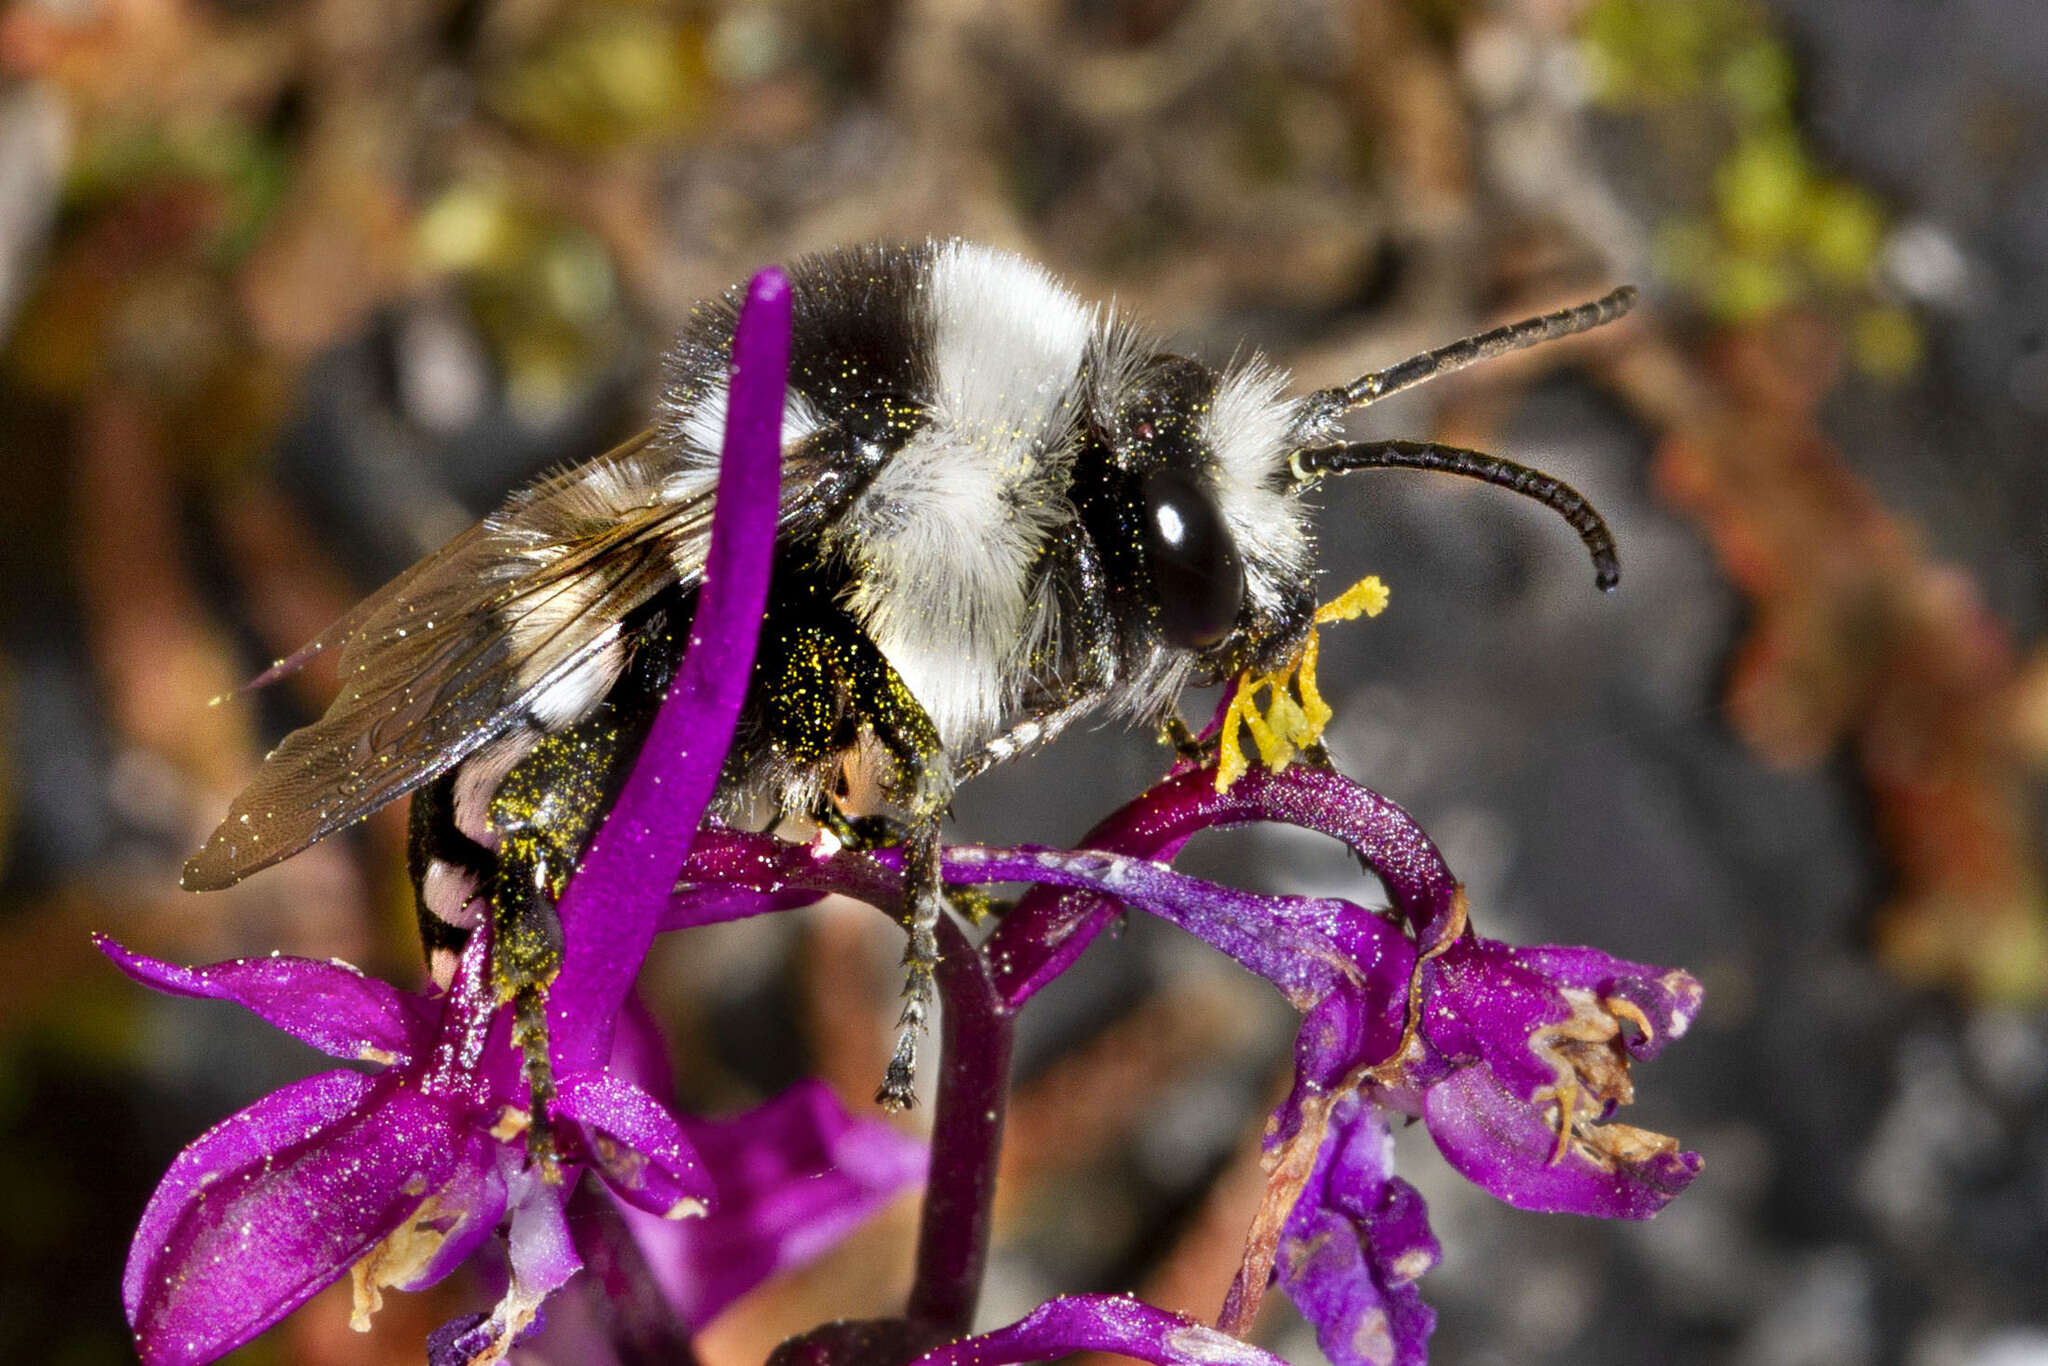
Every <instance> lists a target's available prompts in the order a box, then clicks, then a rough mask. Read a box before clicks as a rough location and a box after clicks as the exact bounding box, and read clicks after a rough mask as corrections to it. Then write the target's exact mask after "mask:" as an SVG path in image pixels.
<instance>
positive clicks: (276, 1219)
mask: <svg viewBox="0 0 2048 1366" xmlns="http://www.w3.org/2000/svg"><path fill="white" fill-rule="evenodd" d="M462 1151H463V1143H462V1132H461V1129H460V1127H459V1126H458V1124H457V1123H456V1120H455V1118H454V1117H453V1116H451V1115H450V1114H449V1113H448V1112H447V1110H446V1109H445V1108H444V1107H443V1106H442V1104H441V1103H440V1102H439V1101H437V1100H436V1099H434V1098H432V1097H429V1096H423V1095H421V1094H419V1093H418V1092H416V1091H411V1090H406V1089H402V1088H401V1087H400V1086H398V1085H397V1084H396V1083H395V1081H394V1078H393V1074H390V1073H387V1074H385V1075H384V1076H382V1077H364V1076H360V1075H358V1074H355V1073H352V1072H329V1073H325V1074H323V1075H321V1076H318V1077H314V1078H311V1079H309V1080H307V1081H303V1082H299V1083H297V1084H295V1085H293V1086H289V1087H286V1088H285V1089H284V1090H282V1091H279V1092H276V1093H275V1094H273V1095H271V1096H268V1097H266V1098H265V1099H263V1100H261V1101H258V1102H257V1103H256V1104H255V1105H252V1106H250V1107H249V1108H248V1109H247V1110H244V1111H242V1112H241V1113H240V1114H238V1115H236V1116H234V1117H233V1118H232V1119H229V1120H227V1121H226V1122H225V1123H223V1124H221V1125H219V1126H217V1127H216V1128H214V1129H213V1130H211V1131H210V1132H208V1133H207V1134H206V1135H205V1136H203V1137H202V1138H200V1139H199V1140H198V1141H197V1142H196V1143H194V1144H193V1145H192V1146H191V1147H189V1148H187V1149H186V1150H185V1151H184V1152H183V1153H181V1154H180V1155H179V1157H178V1159H177V1161H175V1162H174V1163H172V1165H171V1170H170V1172H169V1173H168V1174H167V1175H166V1176H165V1177H164V1180H163V1183H162V1184H161V1185H160V1186H159V1187H158V1188H157V1193H156V1195H155V1196H154V1197H152V1198H151V1201H150V1205H149V1208H148V1210H147V1211H145V1213H144V1214H143V1219H142V1225H141V1228H140V1229H139V1230H138V1232H137V1235H136V1242H135V1246H134V1250H133V1252H132V1253H131V1255H130V1258H129V1263H128V1272H127V1275H126V1276H125V1277H124V1280H123V1290H124V1295H123V1298H124V1300H125V1301H126V1304H127V1308H128V1319H129V1323H130V1324H131V1325H132V1326H133V1328H134V1329H135V1341H136V1346H137V1348H138V1350H139V1351H140V1352H141V1354H142V1356H143V1358H144V1360H145V1361H148V1362H149V1363H151V1366H170V1364H171V1363H179V1364H182V1363H188V1362H192V1363H196V1362H203V1361H210V1360H212V1359H213V1358H214V1357H216V1356H218V1355H220V1354H221V1353H222V1352H225V1351H227V1350H228V1349H229V1348H231V1347H233V1346H235V1345H236V1344H238V1343H241V1342H245V1341H247V1340H248V1339H249V1338H251V1337H253V1336H255V1335H256V1334H257V1333H259V1332H261V1331H263V1329H265V1328H267V1327H269V1326H270V1325H271V1324H273V1323H275V1322H277V1320H278V1319H280V1318H282V1317H284V1315H285V1314H287V1313H289V1312H290V1311H291V1310H293V1309H295V1308H297V1307H298V1306H299V1305H300V1304H302V1303H304V1302H305V1301H306V1300H307V1299H308V1298H310V1297H311V1296H312V1295H313V1293H314V1292H315V1291H317V1290H319V1289H320V1288H321V1287H322V1286H325V1285H326V1284H327V1283H328V1282H330V1281H332V1280H334V1279H335V1278H336V1277H337V1276H339V1275H341V1274H342V1273H343V1272H344V1271H346V1270H347V1269H348V1268H349V1266H350V1265H351V1264H352V1263H353V1262H355V1261H356V1260H357V1259H358V1258H360V1257H361V1256H362V1255H363V1254H364V1253H365V1252H367V1251H369V1249H370V1248H371V1247H372V1246H374V1245H375V1244H376V1243H377V1242H378V1241H380V1240H381V1239H383V1238H384V1237H385V1236H387V1235H388V1234H390V1233H391V1232H392V1231H393V1230H394V1229H396V1228H398V1227H399V1226H400V1225H401V1224H402V1223H404V1221H405V1220H406V1218H407V1217H408V1216H409V1215H411V1214H412V1212H413V1211H414V1210H416V1209H417V1208H418V1207H419V1205H420V1203H421V1201H422V1200H423V1199H424V1198H425V1197H426V1196H427V1195H428V1194H429V1193H431V1192H433V1191H435V1190H438V1189H440V1188H441V1187H442V1186H443V1185H444V1184H446V1182H447V1180H448V1178H449V1176H450V1175H451V1174H452V1169H453V1167H454V1165H455V1162H456V1155H457V1154H458V1153H460V1152H462Z"/></svg>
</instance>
